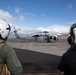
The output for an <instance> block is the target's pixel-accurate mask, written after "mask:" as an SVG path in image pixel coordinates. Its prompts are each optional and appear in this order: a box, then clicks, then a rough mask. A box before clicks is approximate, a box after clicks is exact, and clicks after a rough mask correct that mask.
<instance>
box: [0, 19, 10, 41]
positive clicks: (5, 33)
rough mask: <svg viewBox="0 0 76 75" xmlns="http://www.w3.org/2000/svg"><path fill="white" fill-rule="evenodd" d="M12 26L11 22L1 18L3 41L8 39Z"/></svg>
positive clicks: (0, 30) (0, 37)
mask: <svg viewBox="0 0 76 75" xmlns="http://www.w3.org/2000/svg"><path fill="white" fill-rule="evenodd" d="M10 30H11V27H10V25H9V23H7V21H6V20H4V19H0V39H1V40H3V41H6V40H7V38H8V36H9V33H10Z"/></svg>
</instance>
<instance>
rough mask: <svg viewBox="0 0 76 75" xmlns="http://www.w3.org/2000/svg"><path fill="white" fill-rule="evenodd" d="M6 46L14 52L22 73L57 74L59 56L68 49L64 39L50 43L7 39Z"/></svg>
mask: <svg viewBox="0 0 76 75" xmlns="http://www.w3.org/2000/svg"><path fill="white" fill-rule="evenodd" d="M7 44H9V45H10V46H11V47H13V49H14V50H15V51H16V54H17V56H18V58H19V60H20V62H21V64H22V67H23V72H24V73H27V72H48V73H55V72H57V66H58V64H59V61H60V59H61V56H62V55H63V54H64V53H65V52H66V51H67V50H68V48H69V47H70V45H69V44H68V43H67V40H66V39H65V40H60V41H56V42H52V43H51V42H49V43H46V42H36V41H34V42H33V41H30V42H28V41H24V42H21V41H20V40H18V39H8V40H7Z"/></svg>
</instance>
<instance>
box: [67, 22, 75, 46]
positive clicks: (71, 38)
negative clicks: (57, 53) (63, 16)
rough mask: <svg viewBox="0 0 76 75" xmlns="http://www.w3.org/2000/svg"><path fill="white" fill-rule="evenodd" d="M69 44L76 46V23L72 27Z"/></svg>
mask: <svg viewBox="0 0 76 75" xmlns="http://www.w3.org/2000/svg"><path fill="white" fill-rule="evenodd" d="M68 43H69V44H70V45H72V44H74V43H75V44H76V23H74V24H73V25H72V26H71V27H70V33H69V37H68Z"/></svg>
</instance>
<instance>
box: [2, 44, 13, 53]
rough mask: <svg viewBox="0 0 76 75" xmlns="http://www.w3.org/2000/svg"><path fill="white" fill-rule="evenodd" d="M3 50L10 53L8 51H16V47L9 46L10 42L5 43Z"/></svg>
mask: <svg viewBox="0 0 76 75" xmlns="http://www.w3.org/2000/svg"><path fill="white" fill-rule="evenodd" d="M1 50H2V51H3V52H4V53H8V52H14V49H13V48H12V47H11V46H9V45H8V44H6V43H5V44H4V46H3V47H2V48H1Z"/></svg>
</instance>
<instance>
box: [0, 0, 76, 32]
mask: <svg viewBox="0 0 76 75" xmlns="http://www.w3.org/2000/svg"><path fill="white" fill-rule="evenodd" d="M0 17H1V18H5V19H6V20H7V21H8V22H9V23H10V24H11V25H12V26H15V27H16V28H17V29H18V28H20V29H21V30H20V31H19V33H27V32H29V33H30V32H34V31H44V30H47V31H49V32H57V33H67V32H68V31H69V27H70V26H71V24H73V23H75V22H76V0H0Z"/></svg>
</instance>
